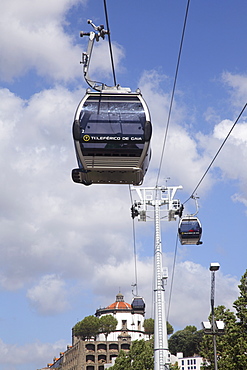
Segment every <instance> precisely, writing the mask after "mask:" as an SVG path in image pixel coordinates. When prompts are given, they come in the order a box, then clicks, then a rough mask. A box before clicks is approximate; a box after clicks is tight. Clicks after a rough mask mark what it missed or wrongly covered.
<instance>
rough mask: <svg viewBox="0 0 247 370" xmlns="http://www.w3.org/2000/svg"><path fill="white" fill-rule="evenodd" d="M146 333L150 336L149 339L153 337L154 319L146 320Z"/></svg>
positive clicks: (144, 324)
mask: <svg viewBox="0 0 247 370" xmlns="http://www.w3.org/2000/svg"><path fill="white" fill-rule="evenodd" d="M143 327H144V331H145V333H146V334H147V335H148V336H149V339H150V337H151V335H153V334H154V319H152V318H150V319H145V320H144V323H143Z"/></svg>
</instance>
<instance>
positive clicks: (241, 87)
mask: <svg viewBox="0 0 247 370" xmlns="http://www.w3.org/2000/svg"><path fill="white" fill-rule="evenodd" d="M222 81H223V82H224V83H225V84H226V85H227V86H228V87H230V89H231V91H230V94H231V102H232V104H234V105H235V106H236V107H241V106H243V105H244V104H245V103H246V101H247V76H246V75H241V74H233V73H230V72H224V73H223V74H222Z"/></svg>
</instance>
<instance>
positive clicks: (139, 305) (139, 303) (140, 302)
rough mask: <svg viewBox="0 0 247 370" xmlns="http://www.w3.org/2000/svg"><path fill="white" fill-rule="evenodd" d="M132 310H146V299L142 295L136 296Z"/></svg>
mask: <svg viewBox="0 0 247 370" xmlns="http://www.w3.org/2000/svg"><path fill="white" fill-rule="evenodd" d="M131 307H132V310H133V311H134V312H143V313H144V311H145V301H144V299H143V298H142V297H134V298H133V300H132V303H131Z"/></svg>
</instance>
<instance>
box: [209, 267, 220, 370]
mask: <svg viewBox="0 0 247 370" xmlns="http://www.w3.org/2000/svg"><path fill="white" fill-rule="evenodd" d="M219 268H220V264H219V263H217V262H215V263H211V264H210V267H209V270H210V271H211V314H212V331H213V344H214V370H218V364H217V352H216V325H215V324H216V323H215V317H214V292H215V271H218V270H219Z"/></svg>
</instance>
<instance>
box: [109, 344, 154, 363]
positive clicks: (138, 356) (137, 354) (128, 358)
mask: <svg viewBox="0 0 247 370" xmlns="http://www.w3.org/2000/svg"><path fill="white" fill-rule="evenodd" d="M153 368H154V361H153V348H152V345H151V343H150V342H149V341H145V340H143V339H142V340H135V341H134V342H133V343H132V345H131V347H130V351H129V353H127V354H126V353H124V352H123V351H121V352H120V354H119V356H118V357H117V359H116V362H115V365H114V366H112V367H111V369H112V370H144V369H145V370H153Z"/></svg>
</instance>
